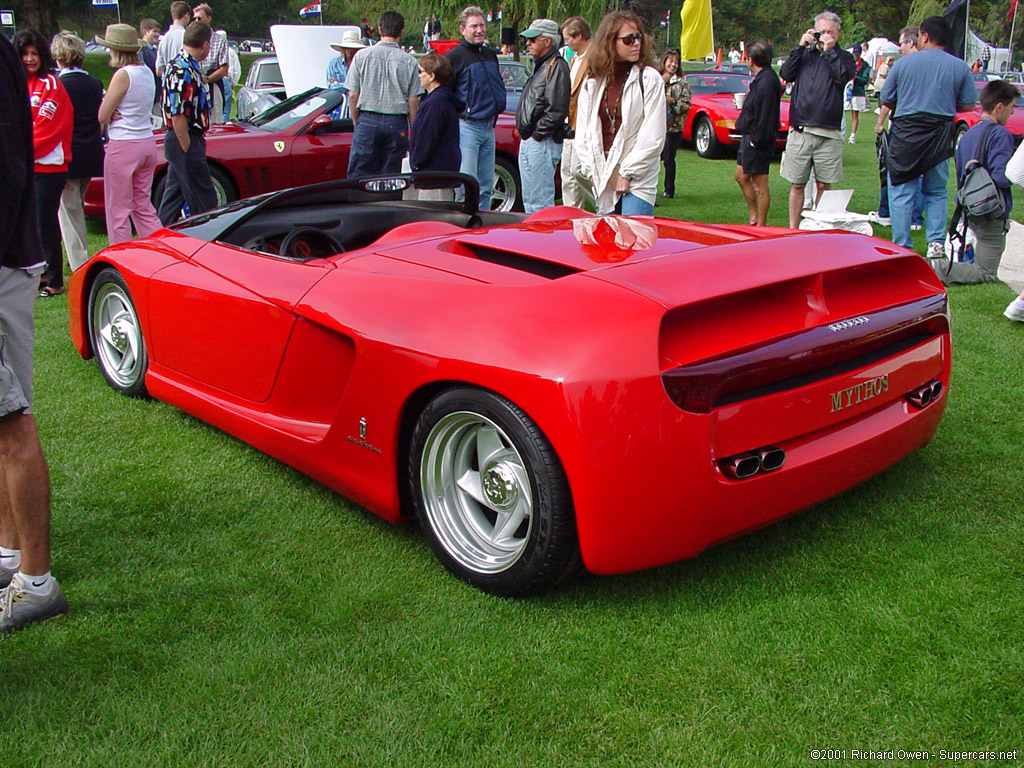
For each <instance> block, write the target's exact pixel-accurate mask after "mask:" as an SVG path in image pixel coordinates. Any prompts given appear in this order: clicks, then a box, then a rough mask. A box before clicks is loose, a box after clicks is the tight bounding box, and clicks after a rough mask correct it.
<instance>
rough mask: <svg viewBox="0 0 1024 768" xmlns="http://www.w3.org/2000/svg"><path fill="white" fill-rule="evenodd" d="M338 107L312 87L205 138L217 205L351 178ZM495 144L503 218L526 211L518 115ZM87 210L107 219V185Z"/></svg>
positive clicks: (92, 193) (157, 186) (502, 125)
mask: <svg viewBox="0 0 1024 768" xmlns="http://www.w3.org/2000/svg"><path fill="white" fill-rule="evenodd" d="M340 102H341V95H340V93H339V92H338V91H332V90H329V89H325V88H313V89H311V90H308V91H306V92H304V93H301V94H298V95H296V96H293V97H292V98H290V99H285V100H284V101H282V102H281V103H279V104H275V105H274V106H272V107H270V108H269V109H267V110H266V111H264V112H262V113H260V114H259V115H256V116H254V117H252V118H251V119H250V120H248V121H241V120H233V121H231V122H230V123H220V124H217V125H213V126H211V127H210V129H209V131H208V132H207V134H206V158H207V162H208V163H209V165H210V172H211V174H212V175H213V183H214V186H215V187H216V189H217V198H218V200H219V202H220V203H221V204H222V205H223V204H225V203H230V202H232V201H234V200H238V199H239V198H243V197H251V196H253V195H259V194H263V193H264V192H274V191H277V190H282V189H289V188H290V187H297V186H300V185H303V184H314V183H317V182H321V181H332V180H334V179H343V178H345V175H346V173H347V172H348V156H349V150H350V149H351V147H352V121H351V120H332V119H331V117H330V114H329V113H330V112H331V111H332V110H333V109H334V108H335V107H337V106H338V104H339V103H340ZM494 139H495V161H494V162H495V170H494V196H493V198H492V206H493V208H494V209H495V210H498V211H511V210H522V209H523V197H522V191H521V186H520V183H519V161H518V159H517V158H518V157H519V134H518V133H517V132H516V131H515V115H512V114H506V113H503V114H501V115H499V117H498V124H497V126H495V131H494ZM156 141H157V148H158V150H159V155H160V163H159V165H157V169H156V176H155V177H154V179H153V199H154V200H156V201H159V199H160V197H161V196H162V195H163V188H164V175H165V172H166V170H167V163H165V162H164V160H163V156H164V153H163V142H164V133H163V132H162V131H161V132H159V133H158V134H157V137H156ZM84 206H85V213H86V215H87V216H102V215H103V179H102V178H96V179H93V180H92V182H91V183H90V184H89V188H88V190H87V192H86V195H85V203H84Z"/></svg>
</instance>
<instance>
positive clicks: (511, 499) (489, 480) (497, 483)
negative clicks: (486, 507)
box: [483, 461, 519, 510]
mask: <svg viewBox="0 0 1024 768" xmlns="http://www.w3.org/2000/svg"><path fill="white" fill-rule="evenodd" d="M483 489H484V495H485V496H486V497H487V500H488V501H489V502H490V503H491V504H492V505H493V506H494V508H495V509H500V510H506V509H511V508H512V507H514V506H515V504H516V502H517V501H518V500H519V486H518V484H517V483H516V476H515V473H514V472H513V471H512V469H511V467H509V466H508V465H507V464H506V463H505V462H503V461H501V462H498V463H497V464H492V465H491V466H490V467H488V468H487V469H486V470H485V471H484V475H483Z"/></svg>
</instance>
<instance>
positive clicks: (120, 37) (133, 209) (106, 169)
mask: <svg viewBox="0 0 1024 768" xmlns="http://www.w3.org/2000/svg"><path fill="white" fill-rule="evenodd" d="M96 42H97V43H99V44H100V45H103V46H106V47H107V48H109V49H110V64H111V66H113V67H115V68H116V69H117V71H116V72H115V73H114V76H113V77H112V78H111V79H110V87H109V88H108V89H107V95H106V96H104V97H103V103H102V104H101V105H100V115H99V117H100V122H101V123H102V124H104V125H108V124H109V126H110V127H109V129H108V133H107V135H108V138H109V139H110V140H109V141H108V142H107V152H106V156H105V157H104V160H103V204H104V207H105V208H106V215H107V237H109V238H110V244H111V245H113V244H114V243H122V242H124V241H125V240H131V239H132V224H135V231H136V232H137V233H138V235H139V237H148V236H149V235H151V234H153V233H154V232H156V231H157V230H158V229H160V227H161V224H160V219H159V218H157V215H156V210H155V209H154V208H153V202H152V200H151V195H152V191H153V172H154V171H155V170H156V164H157V159H158V154H157V150H156V141H155V140H154V139H153V127H152V124H151V123H150V121H149V116H150V114H151V113H152V111H153V97H154V94H155V93H156V81H155V80H154V79H153V73H152V72H151V71H150V70H149V67H147V66H146V65H145V64H143V63H142V60H141V59H139V57H138V52H139V50H140V49H141V48H144V47H145V46H146V43H145V42H144V41H142V40H140V39H139V38H138V35H136V34H135V28H134V27H133V26H131V25H130V24H111V25H109V26H108V27H107V32H106V37H100V36H99V35H97V36H96Z"/></svg>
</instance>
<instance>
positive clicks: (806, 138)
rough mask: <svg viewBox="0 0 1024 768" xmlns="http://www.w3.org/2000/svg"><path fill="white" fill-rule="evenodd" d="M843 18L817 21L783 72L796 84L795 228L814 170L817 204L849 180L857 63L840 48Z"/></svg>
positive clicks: (787, 163) (787, 164)
mask: <svg viewBox="0 0 1024 768" xmlns="http://www.w3.org/2000/svg"><path fill="white" fill-rule="evenodd" d="M841 28H842V21H841V20H840V18H839V17H838V16H837V15H836V14H834V13H832V11H822V12H821V13H819V14H818V15H817V16H815V17H814V27H813V28H811V29H808V30H807V31H806V32H804V34H803V36H802V37H801V38H800V44H799V45H798V46H797V47H796V48H794V49H793V50H792V51H790V54H789V58H788V59H786V62H785V63H784V64H783V65H782V69H780V70H779V75H780V76H781V77H782V79H783V80H785V81H786V82H790V83H793V95H792V98H791V100H790V105H789V138H788V140H787V141H786V156H785V159H784V160H783V162H782V176H783V178H785V179H786V180H787V181H789V182H790V183H791V184H792V186H791V187H790V189H789V226H790V227H792V228H793V229H796V228H797V227H798V226H799V225H800V212H801V211H802V210H803V207H804V187H805V186H806V185H807V181H808V179H810V176H811V169H812V168H813V169H814V180H815V183H816V185H817V194H816V196H815V202H817V200H819V199H820V198H821V193H822V192H824V191H825V190H826V189H829V188H831V186H832V185H833V184H834V183H836V182H838V181H842V179H843V132H842V130H841V126H842V123H843V91H844V89H845V88H846V84H847V83H848V82H850V80H851V79H852V78H853V72H854V67H855V64H854V61H853V55H852V54H851V53H850V52H849V51H844V50H842V49H841V48H839V47H838V46H837V45H836V43H837V42H838V40H839V30H840V29H841Z"/></svg>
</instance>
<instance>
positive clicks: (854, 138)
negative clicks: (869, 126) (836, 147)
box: [846, 134, 857, 144]
mask: <svg viewBox="0 0 1024 768" xmlns="http://www.w3.org/2000/svg"><path fill="white" fill-rule="evenodd" d="M846 143H847V144H856V143H857V136H856V134H850V138H849V139H847V141H846Z"/></svg>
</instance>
